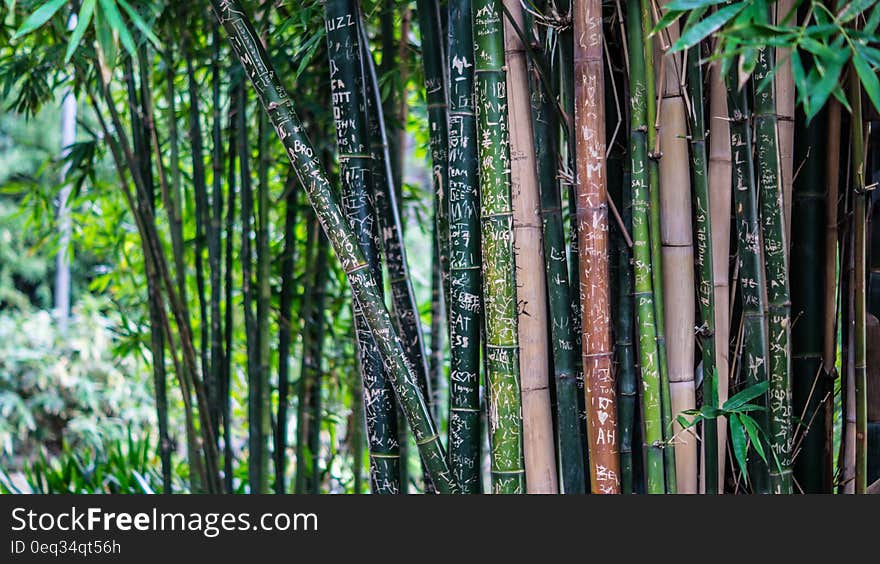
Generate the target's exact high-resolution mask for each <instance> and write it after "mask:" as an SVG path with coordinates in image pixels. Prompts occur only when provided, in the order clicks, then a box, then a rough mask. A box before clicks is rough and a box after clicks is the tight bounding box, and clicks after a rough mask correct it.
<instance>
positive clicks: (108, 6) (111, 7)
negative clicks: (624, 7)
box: [101, 0, 137, 56]
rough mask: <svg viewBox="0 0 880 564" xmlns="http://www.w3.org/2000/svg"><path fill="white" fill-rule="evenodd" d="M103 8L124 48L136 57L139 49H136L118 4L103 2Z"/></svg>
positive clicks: (110, 0)
mask: <svg viewBox="0 0 880 564" xmlns="http://www.w3.org/2000/svg"><path fill="white" fill-rule="evenodd" d="M101 8H102V10H101V11H102V12H103V13H104V15H105V16H106V17H107V23H108V24H109V25H110V27H111V28H112V29H113V31H115V32H116V33H117V34H118V35H119V41H120V43H122V46H123V47H125V50H126V51H128V53H129V54H130V55H132V56H134V55H135V54H136V52H137V47H135V44H134V39H132V37H131V32H129V31H128V27H126V25H125V22H124V21H122V14H120V13H119V8H117V7H116V2H115V1H114V0H101Z"/></svg>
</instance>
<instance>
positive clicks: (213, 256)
mask: <svg viewBox="0 0 880 564" xmlns="http://www.w3.org/2000/svg"><path fill="white" fill-rule="evenodd" d="M211 48H212V52H211V102H212V103H211V120H212V121H211V142H212V144H213V145H212V148H211V149H212V154H211V172H212V178H211V180H212V186H211V188H212V190H211V208H210V210H209V212H210V213H209V221H208V272H209V274H208V279H209V282H210V287H211V309H210V313H211V318H210V319H211V327H210V331H211V338H210V340H211V347H210V357H211V366H210V368H211V372H210V378H209V380H210V382H211V386H210V388H209V391H212V393H213V396H214V397H213V401H212V402H211V421H212V423H213V425H214V436H215V437H217V438H218V439H219V437H220V421H221V417H222V407H221V404H222V402H223V396H222V392H223V383H222V370H223V328H222V324H221V314H220V304H221V296H222V293H223V288H222V286H221V283H220V277H221V274H222V272H221V270H222V269H221V265H220V260H221V256H220V255H221V238H222V234H223V230H222V228H221V223H222V221H223V123H222V117H221V115H220V110H221V105H220V28H219V26H218V25H217V23H216V22H215V23H213V24H212V25H211ZM206 377H207V376H206Z"/></svg>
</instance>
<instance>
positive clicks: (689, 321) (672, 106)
mask: <svg viewBox="0 0 880 564" xmlns="http://www.w3.org/2000/svg"><path fill="white" fill-rule="evenodd" d="M666 32H667V33H668V35H669V41H670V42H674V41H676V40H677V39H678V24H677V23H674V24H672V25H670V26H669V27H668V28H667V30H666ZM689 55H690V57H689V59H691V58H698V57H697V54H696V53H693V52H691V53H690V54H689ZM657 56H658V58H659V57H665V60H664V62H665V70H666V72H665V73H664V74H663V76H660V77H658V80H659V81H660V82H661V85H662V86H661V104H662V108H663V111H662V119H661V120H660V128H659V129H660V131H659V135H658V137H659V139H658V142H659V143H660V146H661V147H662V154H661V155H658V156H657V157H656V158H658V159H659V169H660V184H659V189H660V194H659V197H660V198H659V199H660V244H661V256H662V262H663V275H664V278H663V302H664V303H665V304H668V308H667V309H668V315H667V314H664V318H665V319H664V322H665V327H664V332H665V334H666V336H667V337H666V346H667V352H668V356H667V372H668V379H669V391H670V395H669V399H670V401H669V408H670V414H671V416H672V420H671V424H672V433H673V436H675V437H676V439H675V441H674V442H673V445H671V446H672V447H673V448H674V452H675V478H676V491H677V492H679V493H697V490H698V489H699V484H698V477H697V466H698V461H697V457H698V454H697V439H696V435H695V434H694V433H692V432H690V431H684V430H683V429H682V427H681V425H680V424H679V423H678V422H677V421H676V416H677V415H679V414H680V413H682V412H683V411H686V410H690V409H693V408H694V407H695V406H696V386H695V382H694V347H695V344H696V343H695V339H694V326H695V324H696V323H695V319H696V314H695V311H694V310H695V303H696V301H697V296H696V291H695V288H694V280H695V279H696V276H695V273H694V266H695V265H694V263H695V257H694V236H693V228H692V226H691V222H692V213H691V171H690V166H689V164H690V159H689V157H688V111H687V108H686V106H685V101H684V97H683V95H682V78H683V77H682V76H681V70H682V65H683V61H682V59H681V57H680V56H679V54H677V53H676V54H671V55H669V54H665V55H664V54H663V53H662V50H661V52H660V53H658V54H657ZM697 87H701V85H700V84H698V85H697ZM701 121H702V119H701ZM693 135H694V132H693V131H691V136H693ZM660 157H662V158H660ZM704 162H705V161H704ZM694 174H695V176H697V175H698V174H699V173H697V172H696V171H695V173H694ZM704 178H705V176H704ZM706 203H708V202H706ZM697 260H700V258H699V257H697Z"/></svg>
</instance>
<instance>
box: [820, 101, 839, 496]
mask: <svg viewBox="0 0 880 564" xmlns="http://www.w3.org/2000/svg"><path fill="white" fill-rule="evenodd" d="M840 110H841V108H840V103H839V102H838V101H837V100H836V99H834V98H832V99H830V100H829V101H828V123H827V130H826V139H827V142H828V145H827V146H826V147H825V332H824V339H825V342H824V346H823V347H822V351H823V352H822V365H823V367H824V370H825V376H826V377H827V378H831V379H835V378H837V368H836V364H837V306H838V303H837V290H838V285H837V261H838V256H837V252H838V248H837V242H838V239H839V236H840V235H839V231H840V229H839V227H838V218H837V214H838V210H837V208H838V202H839V200H840V197H839V188H838V183H839V180H840V169H839V167H840V133H841V127H840ZM833 420H834V402H832V401H829V402H826V404H825V422H826V424H825V429H826V431H827V434H826V438H825V466H826V470H827V471H826V473H825V475H826V476H828V478H829V479H831V478H832V476H833V475H834V472H833V468H832V466H833V456H832V451H833V448H834V447H833V444H834V440H833V432H834V426H833ZM826 486H827V490H826V491H831V487H832V484H831V483H828V484H826Z"/></svg>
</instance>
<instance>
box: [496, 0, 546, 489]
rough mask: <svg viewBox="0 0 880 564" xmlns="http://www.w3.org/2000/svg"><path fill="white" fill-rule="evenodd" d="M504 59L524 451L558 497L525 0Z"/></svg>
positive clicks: (508, 30)
mask: <svg viewBox="0 0 880 564" xmlns="http://www.w3.org/2000/svg"><path fill="white" fill-rule="evenodd" d="M504 7H505V12H506V14H505V18H504V56H505V64H506V65H507V92H508V101H509V102H508V109H507V112H508V113H507V118H508V123H509V126H510V192H511V196H512V197H513V240H514V257H515V260H516V299H517V302H518V303H519V307H518V308H517V317H518V321H517V323H518V328H519V348H520V375H521V380H520V386H521V389H522V405H523V449H524V455H525V464H526V491H527V492H528V493H537V494H549V493H558V492H559V484H558V479H557V472H556V452H555V448H554V444H555V442H554V438H553V411H552V407H551V405H550V388H549V378H550V363H549V360H550V346H549V343H548V331H547V328H548V327H549V325H548V319H549V318H548V313H547V309H548V307H547V281H546V276H545V274H544V242H543V224H542V222H541V216H540V215H539V213H538V212H539V209H540V198H539V195H538V172H537V165H536V162H535V149H534V142H533V132H532V116H531V93H530V91H529V77H528V68H527V61H526V51H525V46H524V45H523V42H522V40H521V39H520V35H519V33H518V31H519V32H520V33H521V32H522V31H521V30H524V29H525V28H524V27H523V9H522V4H521V3H520V0H504Z"/></svg>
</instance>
